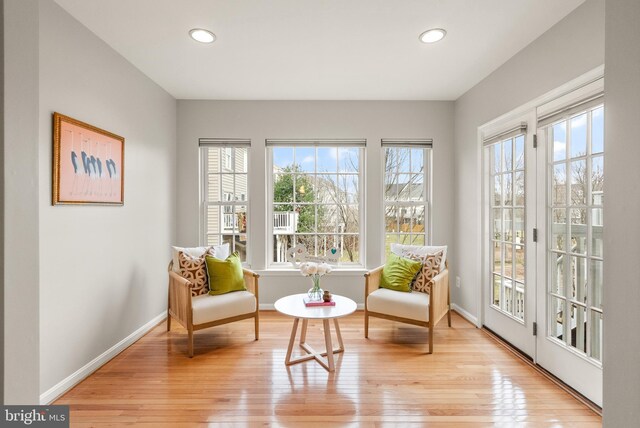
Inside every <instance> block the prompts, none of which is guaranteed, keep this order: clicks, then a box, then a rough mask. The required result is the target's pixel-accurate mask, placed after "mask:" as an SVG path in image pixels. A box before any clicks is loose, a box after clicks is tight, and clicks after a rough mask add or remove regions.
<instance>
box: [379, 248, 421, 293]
mask: <svg viewBox="0 0 640 428" xmlns="http://www.w3.org/2000/svg"><path fill="white" fill-rule="evenodd" d="M421 267H422V263H421V262H419V261H415V260H409V259H407V258H404V257H398V256H396V255H395V254H389V257H388V258H387V262H386V263H385V265H384V268H383V269H382V276H381V277H380V287H381V288H388V289H390V290H395V291H404V292H409V291H411V281H413V278H415V276H416V274H417V273H418V272H419V271H420V268H421Z"/></svg>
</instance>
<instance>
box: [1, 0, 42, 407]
mask: <svg viewBox="0 0 640 428" xmlns="http://www.w3.org/2000/svg"><path fill="white" fill-rule="evenodd" d="M4 48H5V50H4V141H5V145H4V215H3V220H4V233H5V234H4V255H5V257H4V285H5V288H4V296H3V303H2V304H3V305H4V344H3V345H4V350H5V351H6V352H5V356H4V372H5V378H4V402H5V403H6V404H25V403H33V404H36V403H38V392H39V390H38V387H39V385H38V374H39V357H40V354H39V331H38V325H39V312H38V304H39V303H38V301H39V294H38V285H39V284H38V277H39V270H38V259H39V247H38V245H39V240H40V236H39V230H38V228H39V226H38V195H39V192H40V190H39V188H38V174H39V172H38V156H39V153H38V1H37V0H5V2H4Z"/></svg>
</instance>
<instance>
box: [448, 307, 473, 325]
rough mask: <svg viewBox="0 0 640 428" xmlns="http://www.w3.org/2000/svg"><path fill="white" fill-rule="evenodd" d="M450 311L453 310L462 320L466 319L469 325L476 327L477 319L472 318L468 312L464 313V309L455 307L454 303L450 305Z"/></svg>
mask: <svg viewBox="0 0 640 428" xmlns="http://www.w3.org/2000/svg"><path fill="white" fill-rule="evenodd" d="M451 309H453V310H454V311H456V312H457V313H459V314H460V315H461V316H462V318H464V319H466V320H467V321H469V322H470V323H471V324H473V325H475V326H477V325H478V318H476V317H474V316H473V315H471V314H470V313H469V312H467V311H465V310H464V309H462V308H461V307H460V306H458V305H456V304H455V303H452V304H451Z"/></svg>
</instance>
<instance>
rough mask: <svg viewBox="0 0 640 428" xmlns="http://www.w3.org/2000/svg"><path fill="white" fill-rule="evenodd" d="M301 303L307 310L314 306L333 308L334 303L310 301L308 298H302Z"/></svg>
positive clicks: (332, 301) (331, 301)
mask: <svg viewBox="0 0 640 428" xmlns="http://www.w3.org/2000/svg"><path fill="white" fill-rule="evenodd" d="M302 301H303V302H304V305H305V306H306V307H307V308H311V307H315V306H335V305H336V302H335V301H334V300H333V299H332V300H330V301H328V302H325V301H322V300H310V299H309V298H308V297H306V296H305V297H303V298H302Z"/></svg>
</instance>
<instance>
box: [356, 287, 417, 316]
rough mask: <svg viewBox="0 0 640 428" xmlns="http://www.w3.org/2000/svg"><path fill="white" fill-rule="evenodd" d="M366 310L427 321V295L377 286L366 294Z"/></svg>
mask: <svg viewBox="0 0 640 428" xmlns="http://www.w3.org/2000/svg"><path fill="white" fill-rule="evenodd" d="M367 310H368V311H371V312H377V313H380V314H387V315H392V316H396V317H400V318H409V319H412V320H416V321H425V322H426V321H429V295H428V294H425V293H400V292H397V291H393V290H388V289H386V288H379V289H377V290H376V291H374V292H373V293H371V294H369V296H367Z"/></svg>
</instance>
